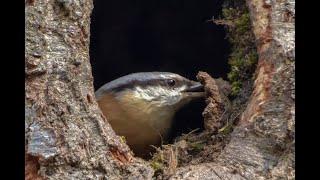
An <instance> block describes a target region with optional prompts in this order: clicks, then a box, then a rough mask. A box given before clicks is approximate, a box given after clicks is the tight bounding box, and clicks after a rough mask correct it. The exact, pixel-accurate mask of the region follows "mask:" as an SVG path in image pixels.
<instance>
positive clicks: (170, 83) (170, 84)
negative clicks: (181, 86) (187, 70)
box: [167, 79, 176, 86]
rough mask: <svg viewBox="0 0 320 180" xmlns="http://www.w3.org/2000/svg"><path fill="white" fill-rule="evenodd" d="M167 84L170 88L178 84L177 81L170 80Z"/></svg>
mask: <svg viewBox="0 0 320 180" xmlns="http://www.w3.org/2000/svg"><path fill="white" fill-rule="evenodd" d="M167 84H168V85H169V86H174V85H175V84H176V81H175V80H173V79H168V80H167Z"/></svg>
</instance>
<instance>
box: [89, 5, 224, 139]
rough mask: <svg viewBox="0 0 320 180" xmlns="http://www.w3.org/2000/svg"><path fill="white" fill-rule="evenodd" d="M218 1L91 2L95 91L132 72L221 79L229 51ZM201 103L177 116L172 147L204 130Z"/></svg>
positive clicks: (189, 106)
mask: <svg viewBox="0 0 320 180" xmlns="http://www.w3.org/2000/svg"><path fill="white" fill-rule="evenodd" d="M221 8H222V1H221V0H201V1H195V0H174V1H172V0H153V1H150V0H139V1H137V0H94V9H93V12H92V19H91V20H92V21H91V42H90V57H91V64H92V70H93V76H94V86H95V89H98V88H99V87H100V86H102V85H103V84H105V83H107V82H109V81H111V80H114V79H116V78H118V77H121V76H123V75H126V74H129V73H133V72H146V71H168V72H174V73H177V74H180V75H182V76H185V77H187V78H189V79H193V80H196V78H195V76H196V74H197V72H198V71H200V70H201V71H206V72H208V73H209V74H211V75H212V76H213V77H222V78H224V79H226V75H227V72H228V71H229V66H228V63H227V57H228V54H229V49H230V45H229V43H228V41H227V40H226V38H225V36H226V34H225V30H224V28H223V27H222V26H218V25H215V24H213V23H212V22H208V21H207V20H209V19H211V18H212V16H214V17H216V18H217V17H219V15H220V14H221ZM204 108H205V102H204V101H203V100H198V101H195V102H193V103H190V104H189V105H188V106H186V107H184V108H183V109H182V110H181V111H179V112H178V113H177V115H176V118H175V120H176V121H175V124H174V128H173V131H172V132H173V133H172V136H171V141H172V140H173V139H174V137H176V136H178V135H181V133H188V132H190V131H191V130H193V129H196V128H199V129H200V130H202V129H203V119H202V115H201V113H202V111H203V109H204Z"/></svg>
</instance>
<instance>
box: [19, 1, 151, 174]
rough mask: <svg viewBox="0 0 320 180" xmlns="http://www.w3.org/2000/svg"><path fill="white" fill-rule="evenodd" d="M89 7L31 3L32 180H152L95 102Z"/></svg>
mask: <svg viewBox="0 0 320 180" xmlns="http://www.w3.org/2000/svg"><path fill="white" fill-rule="evenodd" d="M92 8H93V4H92V1H91V0H35V1H27V2H26V7H25V14H26V29H25V33H26V40H25V41H26V42H25V43H26V52H25V59H26V61H25V67H26V70H25V71H26V80H25V83H26V100H25V122H26V124H25V127H26V129H25V132H26V146H25V147H26V150H25V151H26V162H25V165H26V171H25V174H26V177H27V179H36V178H38V179H103V178H105V179H119V178H121V177H126V176H127V177H130V178H138V179H150V178H151V177H152V175H153V170H152V168H150V166H148V165H147V164H146V163H145V162H143V161H141V160H139V159H136V158H135V157H133V156H132V153H131V152H130V150H129V148H128V146H127V145H126V144H125V143H123V142H122V141H121V140H120V138H119V137H118V136H116V135H115V133H114V132H113V130H112V129H111V127H110V125H109V124H108V123H107V121H106V119H105V117H104V116H103V115H102V113H101V111H100V109H99V108H98V105H97V103H96V101H95V97H94V89H93V78H92V72H91V67H90V62H89V35H90V31H89V27H90V26H89V25H90V14H91V10H92Z"/></svg>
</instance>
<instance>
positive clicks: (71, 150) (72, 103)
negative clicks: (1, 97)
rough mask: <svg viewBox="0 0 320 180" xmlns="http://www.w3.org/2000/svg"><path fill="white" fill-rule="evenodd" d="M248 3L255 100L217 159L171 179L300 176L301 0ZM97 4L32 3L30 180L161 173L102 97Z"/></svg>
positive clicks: (70, 0) (85, 0)
mask: <svg viewBox="0 0 320 180" xmlns="http://www.w3.org/2000/svg"><path fill="white" fill-rule="evenodd" d="M247 4H248V6H249V10H250V15H251V19H252V24H253V30H254V34H255V36H256V39H257V48H258V54H259V63H258V67H257V69H256V74H255V83H254V89H253V93H252V95H251V97H250V100H249V102H248V105H247V107H246V108H245V111H244V113H242V114H241V116H240V120H239V122H238V123H237V126H236V127H235V128H234V130H233V132H232V133H231V134H230V139H229V140H228V143H227V144H226V146H225V147H224V148H223V149H222V151H221V153H219V155H218V156H217V158H216V159H215V160H214V161H211V162H205V163H203V162H201V163H199V164H194V163H193V164H192V163H190V164H185V165H184V166H182V167H178V168H176V169H175V170H174V171H173V172H172V171H171V172H168V176H162V177H167V178H169V179H269V178H270V179H294V172H295V161H294V156H295V149H294V135H295V129H294V128H295V123H294V113H295V109H294V108H295V107H294V98H295V94H294V88H295V80H294V73H295V70H294V59H295V55H294V15H295V10H294V7H295V2H294V1H293V0H277V1H276V0H272V1H267V0H263V1H261V0H247ZM91 10H92V1H91V0H34V1H26V7H25V13H26V21H25V24H26V29H25V33H26V34H25V35H26V40H25V43H26V52H25V67H26V69H25V71H26V72H25V73H26V82H25V83H26V100H25V127H26V129H25V132H26V142H25V152H26V159H25V160H26V162H25V166H26V170H25V173H26V179H152V176H153V175H154V170H153V169H152V168H151V166H149V165H148V163H146V162H145V161H143V160H141V159H139V158H135V157H134V156H133V155H132V153H131V151H130V150H129V148H128V146H127V145H126V144H125V143H123V142H122V141H121V138H119V137H118V136H116V135H115V133H114V132H113V131H112V129H111V127H110V125H109V124H108V123H107V121H106V119H105V117H104V116H103V115H102V113H101V112H100V110H99V108H98V105H97V103H96V101H95V98H94V90H93V84H92V81H93V78H92V73H91V67H90V62H89V55H88V53H89V48H88V47H89V35H90V33H89V32H90V31H89V23H90V14H91ZM212 98H213V99H214V98H215V97H212ZM207 111H210V108H209V109H207ZM220 113H221V112H220ZM210 128H211V127H208V129H210ZM216 128H218V126H217V127H212V129H216ZM171 161H172V163H173V165H174V166H175V167H176V166H177V165H176V164H177V162H176V161H173V160H171Z"/></svg>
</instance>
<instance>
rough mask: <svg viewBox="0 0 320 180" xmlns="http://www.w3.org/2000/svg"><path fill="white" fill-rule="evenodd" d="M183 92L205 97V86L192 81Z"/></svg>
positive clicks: (194, 96) (188, 94)
mask: <svg viewBox="0 0 320 180" xmlns="http://www.w3.org/2000/svg"><path fill="white" fill-rule="evenodd" d="M183 92H184V94H186V96H187V97H191V98H199V97H204V87H203V85H202V84H201V83H199V82H196V81H192V83H191V85H189V86H188V87H187V88H186V89H185V90H184V91H183Z"/></svg>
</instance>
